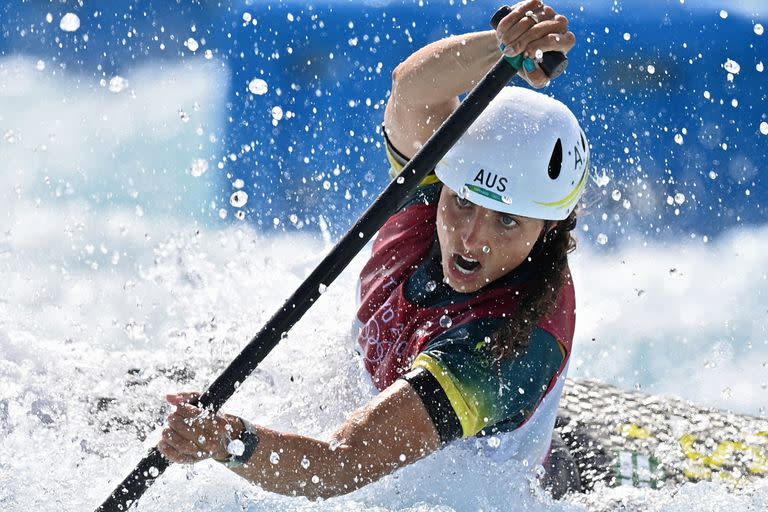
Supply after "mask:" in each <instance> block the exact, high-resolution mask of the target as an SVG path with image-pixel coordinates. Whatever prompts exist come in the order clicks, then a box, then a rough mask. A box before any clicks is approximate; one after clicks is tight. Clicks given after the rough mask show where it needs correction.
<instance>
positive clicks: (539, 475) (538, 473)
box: [535, 464, 547, 479]
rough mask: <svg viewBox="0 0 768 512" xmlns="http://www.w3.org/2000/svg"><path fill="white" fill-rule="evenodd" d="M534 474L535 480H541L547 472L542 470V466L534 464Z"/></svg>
mask: <svg viewBox="0 0 768 512" xmlns="http://www.w3.org/2000/svg"><path fill="white" fill-rule="evenodd" d="M535 473H536V478H538V479H542V478H544V476H545V475H546V474H547V470H546V469H544V466H542V465H541V464H536V469H535Z"/></svg>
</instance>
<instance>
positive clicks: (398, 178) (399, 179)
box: [395, 176, 405, 185]
mask: <svg viewBox="0 0 768 512" xmlns="http://www.w3.org/2000/svg"><path fill="white" fill-rule="evenodd" d="M395 181H396V182H397V184H398V185H402V184H403V183H405V178H403V177H402V176H398V177H397V179H396V180H395Z"/></svg>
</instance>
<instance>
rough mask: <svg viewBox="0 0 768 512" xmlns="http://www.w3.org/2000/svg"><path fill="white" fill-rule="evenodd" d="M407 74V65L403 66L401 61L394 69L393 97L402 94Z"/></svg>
mask: <svg viewBox="0 0 768 512" xmlns="http://www.w3.org/2000/svg"><path fill="white" fill-rule="evenodd" d="M405 74H406V70H405V67H404V66H403V63H400V64H398V65H397V67H396V68H395V69H394V70H392V94H391V96H392V97H396V96H397V95H399V94H400V92H399V91H400V87H401V85H402V83H403V80H404V75H405Z"/></svg>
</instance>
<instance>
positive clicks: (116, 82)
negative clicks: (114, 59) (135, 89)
mask: <svg viewBox="0 0 768 512" xmlns="http://www.w3.org/2000/svg"><path fill="white" fill-rule="evenodd" d="M126 87H128V80H126V79H125V78H123V77H121V76H113V77H112V78H110V79H109V92H114V93H118V92H120V91H122V90H123V89H125V88H126Z"/></svg>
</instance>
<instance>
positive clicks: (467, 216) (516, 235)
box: [437, 186, 544, 293]
mask: <svg viewBox="0 0 768 512" xmlns="http://www.w3.org/2000/svg"><path fill="white" fill-rule="evenodd" d="M543 228H544V221H543V220H541V219H532V218H530V217H521V216H519V215H510V214H506V213H502V212H497V211H494V210H489V209H487V208H483V207H481V206H477V205H475V204H473V203H471V202H469V201H467V200H466V199H462V198H461V197H459V195H458V194H457V193H456V192H454V191H453V190H451V189H450V188H448V187H446V186H444V187H443V191H442V192H441V194H440V200H439V202H438V206H437V237H438V240H439V241H440V250H441V252H442V266H443V275H444V276H445V278H446V281H447V282H448V284H449V285H450V286H451V288H453V289H454V290H456V291H459V292H464V293H472V292H475V291H477V290H479V289H480V288H482V287H483V286H485V285H487V284H489V283H491V282H493V281H495V280H496V279H499V278H500V277H503V276H505V275H506V274H507V273H509V272H510V271H511V270H513V269H515V268H517V266H518V265H520V264H521V263H522V262H523V261H525V259H526V258H527V257H528V254H529V253H530V252H531V248H533V246H534V244H535V243H536V240H537V239H538V238H539V235H540V234H541V231H542V229H543Z"/></svg>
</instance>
